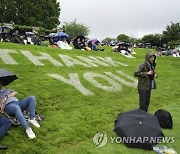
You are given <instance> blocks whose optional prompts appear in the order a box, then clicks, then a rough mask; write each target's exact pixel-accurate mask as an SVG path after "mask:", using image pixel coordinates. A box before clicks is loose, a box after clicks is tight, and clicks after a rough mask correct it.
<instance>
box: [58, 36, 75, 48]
mask: <svg viewBox="0 0 180 154" xmlns="http://www.w3.org/2000/svg"><path fill="white" fill-rule="evenodd" d="M57 45H58V47H59V48H61V49H67V50H71V49H72V47H71V46H69V44H68V42H67V40H66V37H62V40H60V41H58V42H57Z"/></svg>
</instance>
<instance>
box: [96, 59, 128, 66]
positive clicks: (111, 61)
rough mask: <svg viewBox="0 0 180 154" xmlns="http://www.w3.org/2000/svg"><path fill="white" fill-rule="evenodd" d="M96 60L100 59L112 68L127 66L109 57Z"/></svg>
mask: <svg viewBox="0 0 180 154" xmlns="http://www.w3.org/2000/svg"><path fill="white" fill-rule="evenodd" d="M97 58H99V59H101V60H102V61H104V62H106V63H109V64H110V65H112V66H119V65H122V66H128V65H127V64H124V63H121V62H118V61H114V60H112V59H111V57H105V58H102V57H97Z"/></svg>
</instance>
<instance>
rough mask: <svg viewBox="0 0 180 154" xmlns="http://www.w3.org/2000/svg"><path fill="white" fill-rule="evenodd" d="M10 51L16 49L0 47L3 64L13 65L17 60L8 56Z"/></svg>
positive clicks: (13, 51)
mask: <svg viewBox="0 0 180 154" xmlns="http://www.w3.org/2000/svg"><path fill="white" fill-rule="evenodd" d="M10 53H18V52H17V51H16V50H9V49H0V58H1V59H2V61H3V62H4V63H5V64H12V65H15V64H17V62H16V61H15V60H14V59H13V58H12V57H11V56H10Z"/></svg>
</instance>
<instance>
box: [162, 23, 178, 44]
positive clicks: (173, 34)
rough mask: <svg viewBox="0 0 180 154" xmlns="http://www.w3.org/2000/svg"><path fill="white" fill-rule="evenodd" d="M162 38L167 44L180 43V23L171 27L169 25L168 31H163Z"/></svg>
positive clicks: (172, 24)
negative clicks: (171, 42)
mask: <svg viewBox="0 0 180 154" xmlns="http://www.w3.org/2000/svg"><path fill="white" fill-rule="evenodd" d="M162 37H163V41H164V42H165V43H168V42H170V41H180V23H171V25H167V27H166V30H164V31H163V36H162Z"/></svg>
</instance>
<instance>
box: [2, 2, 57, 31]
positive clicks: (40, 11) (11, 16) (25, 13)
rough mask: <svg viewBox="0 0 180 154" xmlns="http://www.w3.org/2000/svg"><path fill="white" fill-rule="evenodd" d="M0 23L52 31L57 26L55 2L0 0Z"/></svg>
mask: <svg viewBox="0 0 180 154" xmlns="http://www.w3.org/2000/svg"><path fill="white" fill-rule="evenodd" d="M0 14H1V16H0V22H6V23H14V24H17V25H26V26H37V27H44V28H46V29H53V28H55V27H56V26H57V25H59V23H60V21H59V15H60V4H59V2H57V1H56V0H38V1H37V0H28V1H25V0H1V5H0Z"/></svg>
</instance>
